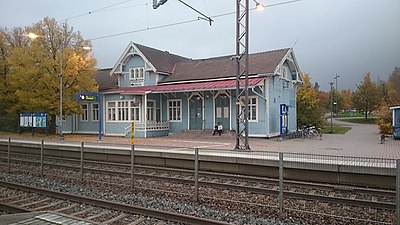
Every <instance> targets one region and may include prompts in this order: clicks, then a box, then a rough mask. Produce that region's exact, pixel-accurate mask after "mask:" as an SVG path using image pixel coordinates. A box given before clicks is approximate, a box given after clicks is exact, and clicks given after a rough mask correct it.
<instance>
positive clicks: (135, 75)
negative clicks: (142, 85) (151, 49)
mask: <svg viewBox="0 0 400 225" xmlns="http://www.w3.org/2000/svg"><path fill="white" fill-rule="evenodd" d="M144 74H145V69H144V67H133V68H129V78H130V80H140V79H144Z"/></svg>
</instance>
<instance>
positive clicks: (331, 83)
mask: <svg viewBox="0 0 400 225" xmlns="http://www.w3.org/2000/svg"><path fill="white" fill-rule="evenodd" d="M329 84H330V85H331V133H333V125H332V123H333V122H332V118H333V82H329Z"/></svg>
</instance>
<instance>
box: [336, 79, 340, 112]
mask: <svg viewBox="0 0 400 225" xmlns="http://www.w3.org/2000/svg"><path fill="white" fill-rule="evenodd" d="M339 77H340V76H339V75H337V74H336V76H335V80H336V89H335V100H336V116H338V115H339V111H338V105H339V104H338V96H339V93H338V89H337V83H338V78H339Z"/></svg>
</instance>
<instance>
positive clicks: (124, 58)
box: [110, 42, 156, 76]
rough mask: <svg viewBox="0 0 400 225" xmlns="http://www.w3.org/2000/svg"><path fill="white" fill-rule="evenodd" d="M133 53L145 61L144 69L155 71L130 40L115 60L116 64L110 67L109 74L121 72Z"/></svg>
mask: <svg viewBox="0 0 400 225" xmlns="http://www.w3.org/2000/svg"><path fill="white" fill-rule="evenodd" d="M134 55H138V56H140V57H141V58H142V59H143V60H144V63H145V70H146V71H148V70H151V71H153V72H156V68H155V67H154V66H153V64H152V63H151V62H150V61H149V60H148V59H147V58H146V56H145V55H144V54H143V53H142V52H141V51H140V50H139V48H138V47H137V46H136V45H135V43H133V42H130V43H129V44H128V46H127V47H126V48H125V50H124V52H123V53H122V54H121V56H120V57H119V59H118V61H117V62H116V64H115V65H114V67H113V68H112V70H111V72H110V75H111V76H112V75H114V74H123V73H124V72H123V70H122V68H123V66H124V65H125V64H126V63H127V62H128V60H129V59H130V58H131V57H132V56H134Z"/></svg>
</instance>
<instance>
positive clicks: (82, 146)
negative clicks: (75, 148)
mask: <svg viewBox="0 0 400 225" xmlns="http://www.w3.org/2000/svg"><path fill="white" fill-rule="evenodd" d="M84 150H85V143H84V142H83V141H82V142H81V182H83V152H84Z"/></svg>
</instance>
